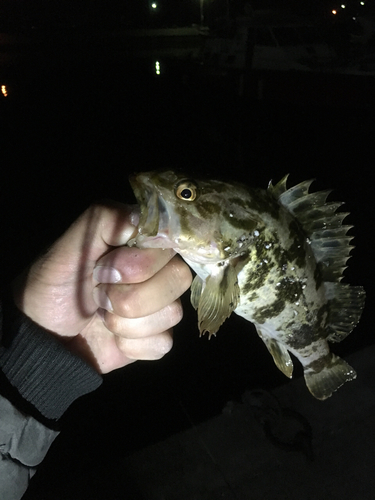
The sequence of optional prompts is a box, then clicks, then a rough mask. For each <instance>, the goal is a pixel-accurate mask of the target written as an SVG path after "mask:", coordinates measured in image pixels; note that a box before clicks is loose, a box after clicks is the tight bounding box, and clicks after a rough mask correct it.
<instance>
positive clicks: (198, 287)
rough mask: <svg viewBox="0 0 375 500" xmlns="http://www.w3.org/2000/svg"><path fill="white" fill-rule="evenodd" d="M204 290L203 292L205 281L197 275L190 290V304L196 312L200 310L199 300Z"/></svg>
mask: <svg viewBox="0 0 375 500" xmlns="http://www.w3.org/2000/svg"><path fill="white" fill-rule="evenodd" d="M202 290H203V280H202V278H200V277H199V276H198V275H196V276H195V278H194V279H193V283H192V284H191V288H190V293H191V295H190V302H191V305H192V306H193V307H194V309H195V310H197V309H198V306H199V300H200V298H201V295H202Z"/></svg>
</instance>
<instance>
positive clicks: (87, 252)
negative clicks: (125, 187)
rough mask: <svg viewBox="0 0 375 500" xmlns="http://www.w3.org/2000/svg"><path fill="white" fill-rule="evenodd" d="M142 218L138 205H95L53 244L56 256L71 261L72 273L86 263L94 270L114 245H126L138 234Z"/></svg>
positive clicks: (64, 261)
mask: <svg viewBox="0 0 375 500" xmlns="http://www.w3.org/2000/svg"><path fill="white" fill-rule="evenodd" d="M138 220H139V214H138V207H137V206H136V205H123V204H120V203H115V202H111V203H108V204H96V205H92V206H91V207H89V208H88V209H87V210H86V211H85V212H84V213H83V214H82V215H81V216H80V217H79V218H78V219H77V220H76V221H75V222H74V223H73V224H72V225H71V226H70V228H69V229H68V230H67V231H66V232H65V233H64V234H63V235H62V236H61V237H60V238H59V240H57V242H56V243H55V244H54V245H53V247H52V250H51V251H52V257H54V258H55V260H56V259H57V260H61V262H62V263H66V261H67V260H68V261H69V262H70V266H68V267H69V272H71V269H75V268H81V267H82V262H85V263H86V268H87V270H88V272H90V271H91V270H92V267H94V264H95V263H96V262H97V260H98V259H99V258H100V257H101V256H102V255H103V254H105V253H106V252H108V250H109V249H110V247H111V246H119V245H125V244H126V243H127V242H128V241H129V239H130V238H131V237H132V236H134V234H136V232H137V228H136V224H137V223H138ZM47 256H49V257H51V255H47Z"/></svg>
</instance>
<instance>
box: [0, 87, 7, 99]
mask: <svg viewBox="0 0 375 500" xmlns="http://www.w3.org/2000/svg"><path fill="white" fill-rule="evenodd" d="M1 93H2V94H3V96H4V97H7V95H8V91H7V87H6V85H2V86H1Z"/></svg>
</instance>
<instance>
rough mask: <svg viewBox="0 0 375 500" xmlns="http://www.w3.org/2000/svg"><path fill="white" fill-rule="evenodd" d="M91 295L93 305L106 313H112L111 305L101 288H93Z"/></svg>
mask: <svg viewBox="0 0 375 500" xmlns="http://www.w3.org/2000/svg"><path fill="white" fill-rule="evenodd" d="M92 294H93V297H94V301H95V303H96V304H97V305H98V306H99V307H102V308H103V309H105V310H106V311H109V312H113V307H112V303H111V301H110V300H109V297H108V295H107V294H106V293H105V290H104V289H103V288H102V287H101V286H99V287H98V286H97V287H95V288H94V290H93V292H92Z"/></svg>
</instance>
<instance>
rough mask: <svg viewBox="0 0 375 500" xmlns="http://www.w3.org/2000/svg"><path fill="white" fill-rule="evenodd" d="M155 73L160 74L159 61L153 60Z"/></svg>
mask: <svg viewBox="0 0 375 500" xmlns="http://www.w3.org/2000/svg"><path fill="white" fill-rule="evenodd" d="M155 73H156V74H157V75H160V62H159V61H156V62H155Z"/></svg>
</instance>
